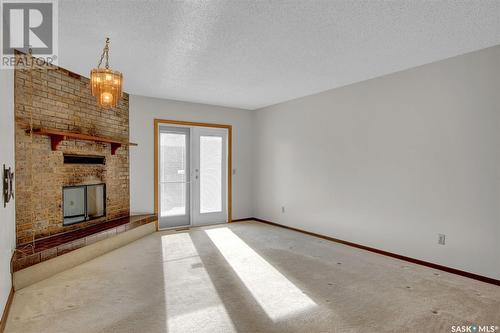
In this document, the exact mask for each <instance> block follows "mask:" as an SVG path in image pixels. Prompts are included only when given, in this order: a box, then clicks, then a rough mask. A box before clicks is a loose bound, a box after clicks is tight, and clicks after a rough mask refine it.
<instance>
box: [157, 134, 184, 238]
mask: <svg viewBox="0 0 500 333" xmlns="http://www.w3.org/2000/svg"><path fill="white" fill-rule="evenodd" d="M159 142H160V144H159V149H160V151H159V183H160V184H159V190H160V191H159V192H160V205H159V206H160V212H159V213H160V216H159V219H160V227H163V228H168V227H175V226H180V225H187V224H189V186H190V185H189V129H188V128H160V138H159Z"/></svg>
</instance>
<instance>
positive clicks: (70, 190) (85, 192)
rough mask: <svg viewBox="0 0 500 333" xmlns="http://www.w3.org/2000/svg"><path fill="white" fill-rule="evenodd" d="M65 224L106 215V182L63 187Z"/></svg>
mask: <svg viewBox="0 0 500 333" xmlns="http://www.w3.org/2000/svg"><path fill="white" fill-rule="evenodd" d="M63 216H64V219H63V225H71V224H75V223H79V222H84V221H90V220H93V219H97V218H99V217H103V216H106V184H94V185H77V186H64V187H63Z"/></svg>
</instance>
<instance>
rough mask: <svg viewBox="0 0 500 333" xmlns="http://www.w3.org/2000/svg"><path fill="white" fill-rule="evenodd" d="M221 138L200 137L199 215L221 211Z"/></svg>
mask: <svg viewBox="0 0 500 333" xmlns="http://www.w3.org/2000/svg"><path fill="white" fill-rule="evenodd" d="M222 177H223V175H222V137H220V136H200V213H201V214H203V213H214V212H221V211H222Z"/></svg>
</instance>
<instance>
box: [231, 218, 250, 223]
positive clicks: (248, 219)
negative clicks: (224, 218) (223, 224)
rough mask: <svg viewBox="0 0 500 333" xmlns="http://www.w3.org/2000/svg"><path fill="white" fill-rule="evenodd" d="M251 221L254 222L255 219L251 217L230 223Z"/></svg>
mask: <svg viewBox="0 0 500 333" xmlns="http://www.w3.org/2000/svg"><path fill="white" fill-rule="evenodd" d="M251 220H256V219H254V218H253V217H247V218H243V219H236V220H232V222H245V221H251Z"/></svg>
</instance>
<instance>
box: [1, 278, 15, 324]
mask: <svg viewBox="0 0 500 333" xmlns="http://www.w3.org/2000/svg"><path fill="white" fill-rule="evenodd" d="M13 300H14V287H10V293H9V297H8V298H7V303H5V308H4V309H3V313H2V319H0V333H3V332H4V330H5V325H6V324H7V317H9V311H10V306H11V305H12V301H13Z"/></svg>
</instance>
